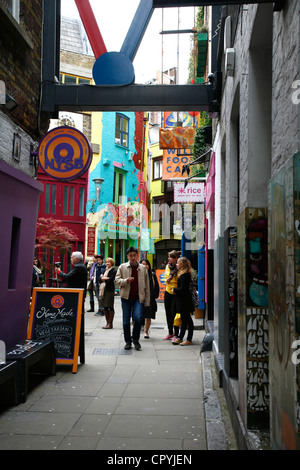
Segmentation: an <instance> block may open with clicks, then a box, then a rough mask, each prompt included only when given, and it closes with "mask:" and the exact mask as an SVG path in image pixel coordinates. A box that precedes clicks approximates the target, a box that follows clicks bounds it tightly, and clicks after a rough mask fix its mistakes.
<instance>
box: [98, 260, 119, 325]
mask: <svg viewBox="0 0 300 470" xmlns="http://www.w3.org/2000/svg"><path fill="white" fill-rule="evenodd" d="M105 265H106V271H105V273H104V274H101V275H100V279H99V285H100V288H99V306H100V307H102V308H103V309H104V315H105V318H106V325H105V326H103V329H104V330H108V329H111V328H112V327H113V319H114V315H115V311H114V302H115V277H116V273H117V271H116V269H115V268H114V265H115V262H114V260H113V259H112V258H106V260H105Z"/></svg>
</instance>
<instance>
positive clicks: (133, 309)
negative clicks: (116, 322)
mask: <svg viewBox="0 0 300 470" xmlns="http://www.w3.org/2000/svg"><path fill="white" fill-rule="evenodd" d="M121 303H122V310H123V331H124V340H125V343H131V334H130V319H131V314H132V319H133V329H132V341H133V342H135V341H138V340H139V338H140V331H141V326H142V321H143V310H144V304H141V303H140V301H139V299H136V300H130V299H122V298H121Z"/></svg>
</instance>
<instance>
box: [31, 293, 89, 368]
mask: <svg viewBox="0 0 300 470" xmlns="http://www.w3.org/2000/svg"><path fill="white" fill-rule="evenodd" d="M83 291H84V290H83V289H60V288H56V289H52V288H51V289H50V288H45V287H41V288H38V287H35V288H34V289H33V291H32V302H31V309H30V318H29V324H28V334H27V339H32V340H38V341H41V340H51V341H53V342H54V344H55V356H56V363H57V364H70V365H73V368H72V372H74V373H75V372H77V365H78V354H79V341H80V327H81V314H82V302H83Z"/></svg>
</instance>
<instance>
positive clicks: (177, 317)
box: [174, 313, 181, 326]
mask: <svg viewBox="0 0 300 470" xmlns="http://www.w3.org/2000/svg"><path fill="white" fill-rule="evenodd" d="M174 326H181V316H180V313H176V315H175V318H174Z"/></svg>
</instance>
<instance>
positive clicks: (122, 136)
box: [115, 113, 129, 149]
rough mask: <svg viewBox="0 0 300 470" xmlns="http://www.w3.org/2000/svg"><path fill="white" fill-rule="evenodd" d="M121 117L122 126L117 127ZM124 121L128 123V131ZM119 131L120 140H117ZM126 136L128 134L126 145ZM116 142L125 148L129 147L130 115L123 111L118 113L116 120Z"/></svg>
mask: <svg viewBox="0 0 300 470" xmlns="http://www.w3.org/2000/svg"><path fill="white" fill-rule="evenodd" d="M118 118H120V127H117V119H118ZM123 122H126V123H127V131H124V130H123ZM117 132H119V133H120V142H117V141H116V140H117ZM124 136H126V140H127V145H124ZM115 144H116V145H119V146H120V147H123V148H127V149H128V148H129V117H128V116H126V115H125V114H122V113H116V121H115Z"/></svg>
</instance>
